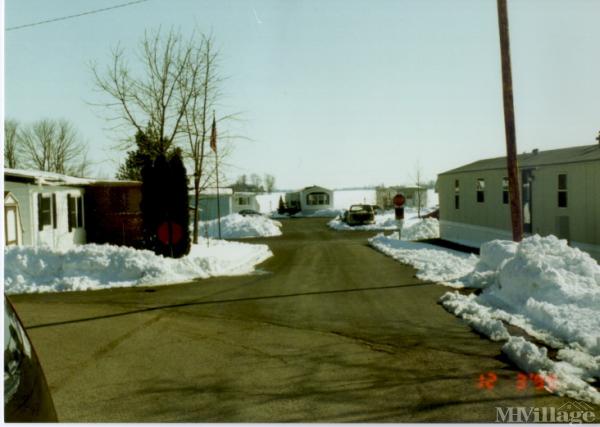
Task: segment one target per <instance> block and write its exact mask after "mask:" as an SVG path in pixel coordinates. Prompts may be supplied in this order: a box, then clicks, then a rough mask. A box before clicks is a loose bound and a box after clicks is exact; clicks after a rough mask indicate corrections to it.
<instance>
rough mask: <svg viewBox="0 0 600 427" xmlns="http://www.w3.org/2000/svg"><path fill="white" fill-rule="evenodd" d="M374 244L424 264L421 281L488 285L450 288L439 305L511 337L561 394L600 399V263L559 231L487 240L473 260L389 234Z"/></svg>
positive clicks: (519, 356)
mask: <svg viewBox="0 0 600 427" xmlns="http://www.w3.org/2000/svg"><path fill="white" fill-rule="evenodd" d="M370 242H371V244H372V245H373V246H374V247H376V248H377V249H379V250H380V251H382V252H383V253H386V254H388V255H390V256H392V257H393V258H395V259H397V260H399V261H401V262H404V263H407V264H410V265H412V266H414V267H415V268H417V269H418V270H419V273H418V275H417V277H419V278H423V279H425V280H430V281H437V282H440V283H442V284H447V285H450V286H454V287H463V286H467V287H475V288H481V289H482V292H481V294H480V295H479V296H474V295H470V296H468V297H467V296H464V295H461V294H459V293H458V292H448V293H446V294H445V295H444V296H442V298H441V299H440V303H441V304H442V305H443V306H444V307H445V308H446V309H447V310H448V311H450V312H451V313H453V314H455V315H457V316H458V317H460V318H462V319H464V320H465V321H466V322H467V323H468V324H469V325H471V326H472V327H473V328H474V329H476V330H477V331H479V332H480V333H482V334H484V335H487V336H489V337H490V338H491V339H494V340H507V341H508V342H509V344H507V345H506V346H505V348H504V351H505V352H506V353H507V355H509V357H511V358H512V359H513V360H515V363H516V364H517V365H518V366H520V367H521V368H522V369H525V370H527V371H528V372H532V373H536V370H546V371H548V372H551V373H554V374H556V375H557V377H558V379H557V387H556V392H557V393H559V394H564V395H567V396H570V397H573V398H580V399H583V400H587V401H591V402H595V403H598V402H599V400H598V392H597V390H595V389H594V388H593V387H591V386H589V385H588V384H587V383H586V381H589V382H592V381H594V379H598V378H600V266H598V263H597V262H596V261H595V260H594V259H593V258H592V257H591V256H590V255H589V254H587V253H585V252H582V251H580V250H579V249H577V248H572V247H570V246H568V244H567V242H566V241H564V240H559V239H557V238H556V237H554V236H547V237H540V236H532V237H528V238H526V239H524V240H523V241H522V242H520V243H518V244H517V243H514V242H506V241H499V240H496V241H492V242H488V243H486V244H484V245H483V246H482V247H481V255H480V257H475V256H473V255H472V256H471V257H469V258H467V257H466V256H465V255H464V254H463V257H456V258H454V257H452V258H451V257H449V256H448V255H447V254H444V253H442V251H443V250H442V249H439V248H435V249H433V248H434V247H432V246H429V245H423V244H416V243H406V242H401V241H398V240H394V239H393V238H390V237H383V236H377V237H375V238H373V239H371V240H370ZM428 246H429V248H428V249H427V247H428ZM454 265H455V266H454ZM504 323H508V324H512V325H514V326H517V327H519V328H521V329H523V330H524V331H525V332H526V333H527V334H528V335H529V336H531V337H533V338H535V339H537V340H539V341H540V342H541V343H543V344H545V345H547V346H549V347H553V348H556V349H559V351H558V355H557V357H558V359H560V362H555V361H552V360H550V359H548V357H547V352H546V349H545V348H543V347H542V348H539V349H538V347H537V346H535V345H534V344H533V343H530V342H527V341H526V340H524V339H523V338H519V339H516V338H515V337H511V336H510V335H509V334H508V331H507V330H506V328H505V327H504ZM523 341H524V342H523Z"/></svg>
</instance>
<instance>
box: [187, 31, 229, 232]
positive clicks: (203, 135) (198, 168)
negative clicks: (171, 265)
mask: <svg viewBox="0 0 600 427" xmlns="http://www.w3.org/2000/svg"><path fill="white" fill-rule="evenodd" d="M216 61H217V53H216V52H215V51H214V49H213V41H212V39H211V38H210V37H206V36H201V37H200V40H199V42H197V43H196V44H195V46H194V47H192V48H191V53H190V61H189V62H188V64H187V70H186V72H185V73H184V76H185V78H183V79H181V81H180V85H179V90H180V91H181V92H182V93H185V94H188V97H189V101H188V103H187V105H186V106H185V108H184V110H183V111H184V116H183V126H184V133H185V140H186V144H185V145H186V149H185V150H184V153H185V157H186V159H187V160H188V161H190V162H191V164H192V170H193V174H192V181H193V188H194V205H193V208H194V214H193V226H192V227H193V231H192V241H193V243H198V220H199V210H200V209H199V208H200V191H201V190H202V189H203V188H205V186H206V185H208V182H209V181H210V180H211V179H212V178H213V177H214V178H216V174H215V170H217V168H216V167H215V168H213V170H212V171H210V172H208V173H207V171H206V169H208V168H207V160H209V158H210V156H209V154H210V150H209V149H208V147H207V146H206V142H207V139H208V137H209V131H210V125H211V122H212V119H213V117H212V116H211V115H210V112H211V110H213V108H214V107H215V103H216V100H217V99H218V97H219V83H220V78H219V77H218V74H217V64H216ZM185 98H187V97H186V96H183V97H182V99H185ZM213 114H214V113H213ZM219 145H220V144H219ZM219 148H221V147H219ZM222 156H223V153H221V157H222ZM214 159H215V162H216V161H218V156H216V155H215V156H214ZM215 166H216V163H215Z"/></svg>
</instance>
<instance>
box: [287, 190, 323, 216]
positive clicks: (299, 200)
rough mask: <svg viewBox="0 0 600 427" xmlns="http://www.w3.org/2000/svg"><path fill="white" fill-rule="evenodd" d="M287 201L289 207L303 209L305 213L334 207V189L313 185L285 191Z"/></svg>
mask: <svg viewBox="0 0 600 427" xmlns="http://www.w3.org/2000/svg"><path fill="white" fill-rule="evenodd" d="M285 203H286V205H287V207H288V209H293V210H297V211H301V212H302V213H304V214H311V213H315V212H317V211H320V210H324V209H333V191H331V190H329V189H327V188H324V187H319V186H317V185H312V186H310V187H306V188H303V189H302V190H298V191H293V192H289V193H285Z"/></svg>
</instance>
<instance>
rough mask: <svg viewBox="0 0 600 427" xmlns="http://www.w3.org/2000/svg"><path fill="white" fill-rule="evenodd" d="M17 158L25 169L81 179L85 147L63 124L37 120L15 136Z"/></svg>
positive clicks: (68, 123) (84, 172) (86, 165)
mask: <svg viewBox="0 0 600 427" xmlns="http://www.w3.org/2000/svg"><path fill="white" fill-rule="evenodd" d="M17 144H18V150H17V152H18V154H19V157H20V158H21V159H22V161H23V164H24V165H25V166H26V167H31V168H34V169H37V170H41V171H47V172H56V173H61V174H68V175H76V176H84V175H85V174H86V172H87V169H88V167H89V161H88V159H87V146H86V144H85V143H84V142H83V141H82V140H81V137H80V136H79V134H78V132H77V130H76V129H75V127H74V126H73V125H72V124H71V123H70V122H68V121H67V120H50V119H43V120H38V121H36V122H34V123H32V124H30V125H27V126H23V127H22V128H21V130H20V132H17Z"/></svg>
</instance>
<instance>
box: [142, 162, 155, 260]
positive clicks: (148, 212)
mask: <svg viewBox="0 0 600 427" xmlns="http://www.w3.org/2000/svg"><path fill="white" fill-rule="evenodd" d="M141 177H142V201H141V202H140V209H141V211H142V227H143V236H144V247H145V248H146V249H149V250H151V251H154V250H155V248H156V241H157V234H156V230H157V228H158V214H159V208H160V203H159V200H158V193H157V191H156V186H157V176H156V173H155V169H154V161H153V159H151V158H150V157H146V158H145V160H144V164H143V166H142V169H141Z"/></svg>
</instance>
